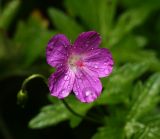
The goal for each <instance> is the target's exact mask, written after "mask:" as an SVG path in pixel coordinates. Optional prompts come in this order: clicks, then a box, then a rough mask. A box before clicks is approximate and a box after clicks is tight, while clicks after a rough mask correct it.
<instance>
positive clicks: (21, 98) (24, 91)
mask: <svg viewBox="0 0 160 139" xmlns="http://www.w3.org/2000/svg"><path fill="white" fill-rule="evenodd" d="M34 78H42V79H43V81H44V82H45V84H46V85H47V86H48V84H47V79H46V77H45V76H43V75H41V74H33V75H31V76H29V77H28V78H26V79H25V80H24V81H23V83H22V87H21V90H20V91H19V93H18V94H17V98H18V101H19V102H18V103H19V104H22V103H24V101H26V98H27V88H26V86H27V84H28V82H30V81H31V80H32V79H34ZM61 101H62V103H63V104H64V105H65V107H66V108H67V109H68V110H69V111H70V112H71V113H72V114H73V115H75V116H77V117H79V118H82V119H86V120H89V121H91V122H94V123H97V124H101V125H103V122H101V121H100V120H99V121H97V120H96V119H94V118H92V117H89V116H83V115H80V114H79V113H77V112H75V111H74V110H73V109H72V108H71V107H70V106H69V104H68V103H67V102H66V101H65V100H64V99H62V100H61Z"/></svg>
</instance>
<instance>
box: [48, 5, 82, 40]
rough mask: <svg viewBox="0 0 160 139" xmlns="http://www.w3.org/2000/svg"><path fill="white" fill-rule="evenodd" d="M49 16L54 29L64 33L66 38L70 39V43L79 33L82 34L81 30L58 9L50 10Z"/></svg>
mask: <svg viewBox="0 0 160 139" xmlns="http://www.w3.org/2000/svg"><path fill="white" fill-rule="evenodd" d="M49 16H50V17H51V21H52V23H53V24H54V25H55V27H56V29H58V31H60V32H62V33H64V34H65V35H66V36H68V38H71V39H72V41H73V40H74V39H75V38H76V37H77V35H78V34H79V33H80V32H83V28H82V27H81V26H80V25H78V23H76V22H75V21H74V19H72V18H71V17H69V16H67V15H66V14H64V13H63V12H62V11H60V10H58V9H55V8H50V9H49Z"/></svg>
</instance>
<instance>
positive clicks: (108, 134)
mask: <svg viewBox="0 0 160 139" xmlns="http://www.w3.org/2000/svg"><path fill="white" fill-rule="evenodd" d="M122 133H123V130H122V128H119V127H116V126H115V127H107V126H106V127H101V128H99V130H98V132H97V133H96V134H95V135H94V136H93V137H92V139H123V135H122Z"/></svg>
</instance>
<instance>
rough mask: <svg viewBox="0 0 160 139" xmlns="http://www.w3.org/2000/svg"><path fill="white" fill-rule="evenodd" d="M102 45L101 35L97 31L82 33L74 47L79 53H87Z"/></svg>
mask: <svg viewBox="0 0 160 139" xmlns="http://www.w3.org/2000/svg"><path fill="white" fill-rule="evenodd" d="M100 43H101V37H100V35H99V34H98V33H97V32H95V31H88V32H83V33H81V34H80V35H79V36H78V38H77V39H76V41H75V42H74V44H73V46H74V49H75V51H77V52H86V51H88V50H91V49H94V48H97V47H98V46H99V44H100Z"/></svg>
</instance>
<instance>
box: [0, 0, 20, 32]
mask: <svg viewBox="0 0 160 139" xmlns="http://www.w3.org/2000/svg"><path fill="white" fill-rule="evenodd" d="M19 6H20V0H12V1H11V2H9V3H8V4H7V6H6V7H5V8H4V9H3V11H2V13H1V14H0V29H4V30H6V29H8V27H9V25H10V24H11V22H12V20H13V18H14V17H15V15H16V12H17V10H18V8H19Z"/></svg>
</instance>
